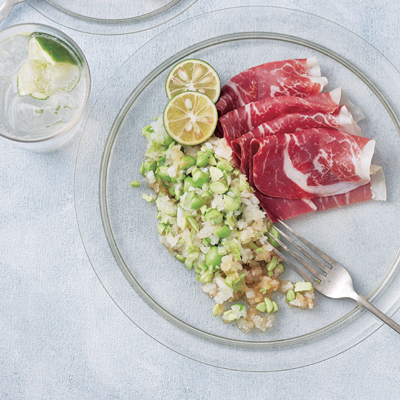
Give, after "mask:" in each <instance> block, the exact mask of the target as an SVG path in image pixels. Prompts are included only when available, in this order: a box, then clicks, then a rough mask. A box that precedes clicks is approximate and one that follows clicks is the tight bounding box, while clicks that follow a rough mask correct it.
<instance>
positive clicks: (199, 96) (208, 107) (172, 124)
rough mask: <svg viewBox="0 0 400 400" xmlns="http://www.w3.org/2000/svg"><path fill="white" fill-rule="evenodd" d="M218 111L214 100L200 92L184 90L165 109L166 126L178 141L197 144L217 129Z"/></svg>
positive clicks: (185, 143)
mask: <svg viewBox="0 0 400 400" xmlns="http://www.w3.org/2000/svg"><path fill="white" fill-rule="evenodd" d="M217 121H218V113H217V109H216V107H215V104H214V102H213V101H212V100H211V99H210V98H209V97H208V96H207V95H205V94H203V93H200V92H182V93H179V94H177V95H176V96H175V97H173V98H172V99H171V100H170V101H169V102H168V104H167V106H166V107H165V110H164V127H165V130H166V131H167V132H168V134H169V135H170V136H171V137H172V138H173V139H174V140H176V141H177V142H178V143H181V144H184V145H196V144H199V143H202V142H204V141H205V140H207V139H208V138H209V137H210V136H212V134H213V133H214V131H215V128H216V126H217Z"/></svg>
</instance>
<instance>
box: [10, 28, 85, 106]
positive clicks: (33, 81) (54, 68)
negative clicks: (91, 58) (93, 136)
mask: <svg viewBox="0 0 400 400" xmlns="http://www.w3.org/2000/svg"><path fill="white" fill-rule="evenodd" d="M80 78H81V70H80V68H79V66H78V62H77V60H76V58H74V56H73V55H72V54H71V53H69V52H68V49H67V48H64V47H63V45H61V44H60V43H59V41H58V39H57V38H55V37H54V38H53V37H51V38H50V36H47V35H46V36H43V35H42V36H39V34H37V33H35V34H32V35H31V38H30V40H29V55H28V60H27V61H26V62H25V63H24V65H23V66H22V68H21V69H20V71H19V73H18V76H17V89H18V95H19V96H26V95H30V96H31V97H33V98H35V99H38V100H46V99H47V98H49V97H50V96H51V95H52V94H54V93H55V92H57V91H64V92H66V93H69V92H71V91H72V90H73V89H74V88H75V87H76V86H77V84H78V83H79V81H80Z"/></svg>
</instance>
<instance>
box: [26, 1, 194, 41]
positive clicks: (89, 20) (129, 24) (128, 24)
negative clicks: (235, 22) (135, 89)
mask: <svg viewBox="0 0 400 400" xmlns="http://www.w3.org/2000/svg"><path fill="white" fill-rule="evenodd" d="M197 1H198V0H172V1H171V2H169V3H168V4H166V5H165V6H163V7H161V8H160V9H157V10H154V11H151V12H148V13H146V14H143V15H141V16H138V17H132V18H125V19H121V18H116V19H110V20H107V19H101V18H94V17H87V16H84V15H81V14H77V13H74V12H71V11H68V10H66V9H64V8H62V7H60V6H56V5H55V4H53V2H52V1H47V0H45V3H46V4H47V6H48V7H50V8H51V9H52V10H53V11H52V12H56V13H61V15H64V16H66V17H68V18H70V20H69V21H68V22H60V19H59V18H57V17H55V16H54V15H53V14H52V15H49V14H47V13H46V12H44V11H43V10H42V8H39V7H37V6H36V5H33V4H32V3H31V1H29V0H27V1H26V2H27V3H28V5H29V6H30V7H31V8H33V9H34V10H35V11H36V12H38V13H39V14H41V15H43V16H44V17H46V18H48V19H50V20H51V21H53V22H55V23H57V24H59V25H61V26H63V27H65V28H68V29H71V30H73V31H77V32H82V33H88V34H91V35H99V36H120V35H129V34H134V33H139V32H144V31H147V30H150V29H153V28H157V27H159V26H162V25H164V24H166V23H167V22H170V21H172V20H174V19H175V18H177V17H178V16H179V15H181V14H183V13H184V12H185V11H187V10H188V9H189V8H191V7H192V6H193V5H194V4H195V3H197ZM184 2H186V4H185V5H183V6H182V8H181V9H179V11H178V12H177V13H176V14H173V15H169V16H168V17H167V19H166V20H164V21H156V22H151V21H152V18H153V19H155V18H157V17H159V16H160V15H161V14H163V13H164V12H168V11H171V10H172V9H173V7H175V6H176V7H178V6H179V5H180V4H183V3H184ZM74 18H75V19H76V20H78V21H80V22H81V23H84V24H86V26H85V28H80V27H74V26H72V25H70V24H69V23H70V22H71V21H72V24H73V23H74ZM135 23H136V24H140V23H142V24H144V25H143V26H140V27H139V28H138V29H135V28H134V24H135ZM97 25H99V26H100V29H101V27H111V28H112V29H118V27H120V28H121V32H107V33H103V32H97V31H94V30H93V29H91V28H92V27H93V26H97ZM122 27H123V28H122ZM95 29H96V28H95Z"/></svg>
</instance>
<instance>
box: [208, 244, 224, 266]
mask: <svg viewBox="0 0 400 400" xmlns="http://www.w3.org/2000/svg"><path fill="white" fill-rule="evenodd" d="M221 259H222V256H221V255H220V254H218V247H217V246H212V247H210V250H208V252H207V254H206V265H207V266H208V267H210V266H213V267H217V266H219V265H220V264H221Z"/></svg>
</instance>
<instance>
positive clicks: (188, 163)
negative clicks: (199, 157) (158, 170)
mask: <svg viewBox="0 0 400 400" xmlns="http://www.w3.org/2000/svg"><path fill="white" fill-rule="evenodd" d="M194 164H196V160H195V159H194V157H192V156H185V157H182V158H181V160H180V161H179V164H178V168H179V169H184V170H186V169H188V168H190V167H193V165H194Z"/></svg>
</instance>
